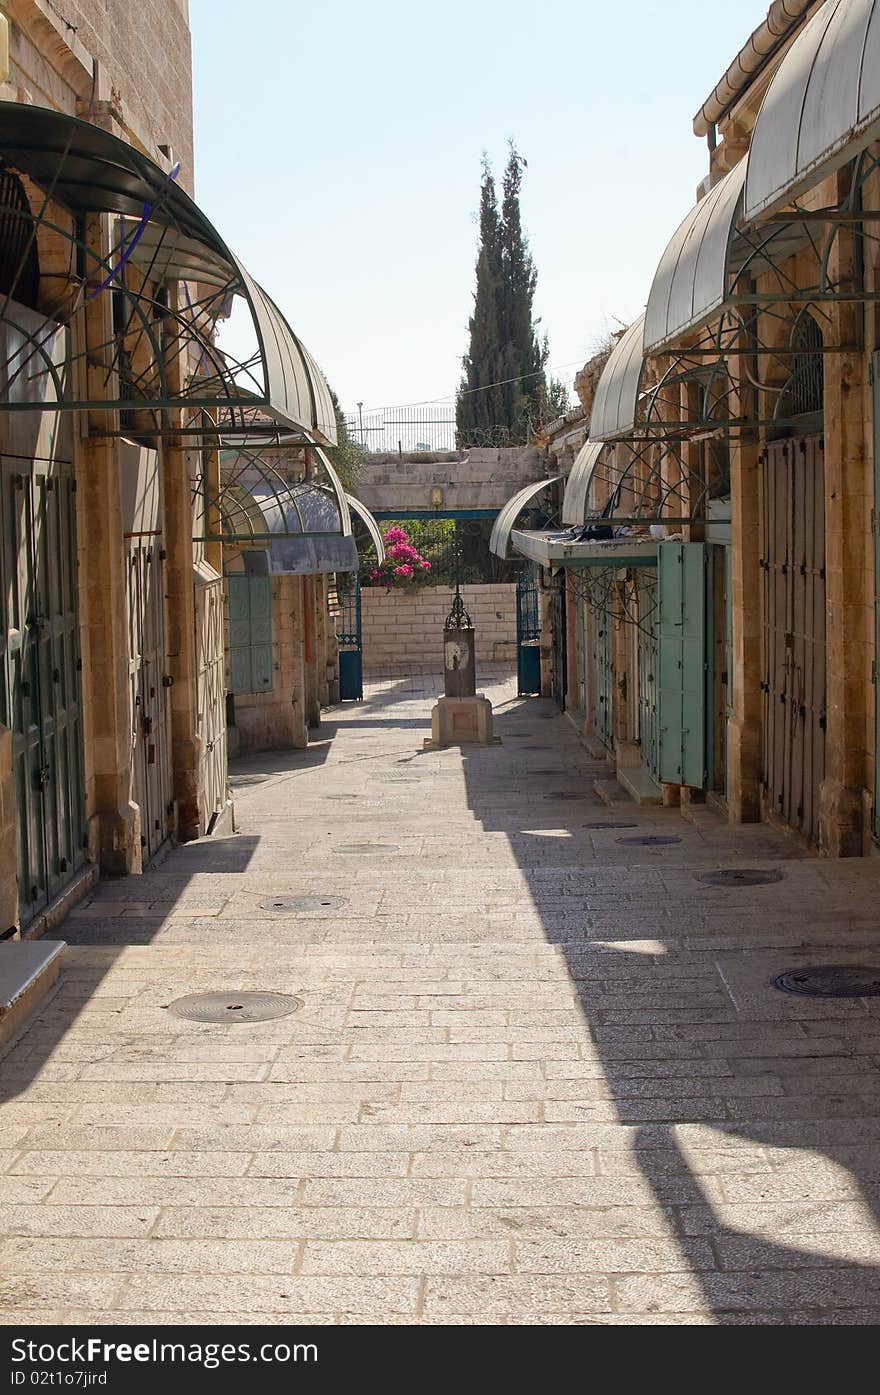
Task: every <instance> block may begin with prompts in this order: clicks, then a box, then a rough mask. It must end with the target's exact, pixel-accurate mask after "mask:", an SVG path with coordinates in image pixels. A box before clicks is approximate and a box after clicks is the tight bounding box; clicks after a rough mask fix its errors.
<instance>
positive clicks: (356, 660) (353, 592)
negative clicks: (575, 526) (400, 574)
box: [336, 572, 364, 702]
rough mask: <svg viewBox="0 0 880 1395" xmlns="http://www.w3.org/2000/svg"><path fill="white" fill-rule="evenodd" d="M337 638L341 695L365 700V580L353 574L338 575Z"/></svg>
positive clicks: (341, 696) (342, 698)
mask: <svg viewBox="0 0 880 1395" xmlns="http://www.w3.org/2000/svg"><path fill="white" fill-rule="evenodd" d="M336 595H337V600H338V605H339V608H338V611H337V613H336V639H337V641H338V644H339V696H340V699H341V700H342V701H343V702H345V701H346V700H349V701H354V702H362V701H363V696H364V641H363V626H362V624H361V583H360V578H359V577H358V576H356V575H354V574H353V573H350V572H348V573H346V574H345V575H341V576H337V578H336Z"/></svg>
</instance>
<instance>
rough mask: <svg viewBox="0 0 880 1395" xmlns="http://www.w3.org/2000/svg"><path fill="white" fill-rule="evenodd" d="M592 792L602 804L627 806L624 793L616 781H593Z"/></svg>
mask: <svg viewBox="0 0 880 1395" xmlns="http://www.w3.org/2000/svg"><path fill="white" fill-rule="evenodd" d="M593 790H594V792H595V793H596V794H597V795H598V796H599V798H600V799H601V801H602V803H603V804H608V805H612V804H628V803H629V800H628V798H627V795H626V792H625V791H624V790H623V789H622V788H621V787H620V785H619V784H618V783H617V781H616V780H609V779H599V780H594V781H593Z"/></svg>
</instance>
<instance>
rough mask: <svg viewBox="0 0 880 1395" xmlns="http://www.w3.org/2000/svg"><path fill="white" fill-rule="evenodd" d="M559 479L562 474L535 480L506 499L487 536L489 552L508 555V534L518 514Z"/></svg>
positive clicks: (502, 556)
mask: <svg viewBox="0 0 880 1395" xmlns="http://www.w3.org/2000/svg"><path fill="white" fill-rule="evenodd" d="M561 479H562V475H552V476H551V477H550V478H549V479H544V480H536V481H535V483H534V484H527V485H526V487H525V489H520V490H518V491H517V493H516V494H514V495H512V496H511V498H509V499H508V501H507V503H506V504H505V505H504V506H503V508H501V509H500V510H499V513H498V517H497V518H496V519H495V522H494V524H493V525H492V533H491V536H490V538H489V551H490V552H492V553H494V555H495V556H496V557H501V558H502V559H504V558H506V557H508V556H509V555H510V554H509V552H508V547H509V544H510V535H511V533H512V532H513V528H514V525H515V523H516V520H517V519H518V518H519V516H520V514H521V513H522V512H523V510H524V509H527V508H528V507H529V504H530V503H531V502H532V500H533V499H537V497H538V495H539V494H540V493H542V492H543V490H545V489H549V488H550V486H551V484H558V482H559V481H560V480H561Z"/></svg>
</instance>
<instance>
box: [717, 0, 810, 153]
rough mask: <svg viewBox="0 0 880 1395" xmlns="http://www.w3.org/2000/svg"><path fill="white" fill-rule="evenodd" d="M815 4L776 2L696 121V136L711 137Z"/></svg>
mask: <svg viewBox="0 0 880 1395" xmlns="http://www.w3.org/2000/svg"><path fill="white" fill-rule="evenodd" d="M813 4H814V0H773V4H772V5H771V6H770V9H769V11H768V12H767V18H766V19H765V20H764V22H763V24H759V25H758V28H757V29H756V30H755V32H754V34H753V35H752V37H751V38H750V39H749V41H748V43H746V44H744V45H743V47H742V48H741V49H740V51H739V53H738V54H737V56H736V58H735V59H734V60H733V62H732V63H731V65H730V67H729V68H728V69H727V72H726V73H725V74H724V77H723V78H722V79H721V81H720V82H719V83H718V84H717V85H716V87H715V90H714V91H713V92H712V93H711V95H710V96H709V97H707V98H706V100H705V102H704V103H703V105H702V106H701V107H700V110H699V111H698V112H697V114H696V116H695V117H694V135H695V136H711V132H712V128H713V127H714V126H715V125H716V124H717V122H718V121H720V119H721V118H722V117H723V116H725V115H726V113H727V112H728V111H729V110H730V108H731V107H732V106H733V104H734V102H735V101H736V100H737V98H738V97H740V96H741V95H742V94H743V92H745V90H746V88H747V87H749V86H750V84H751V83H752V82H753V81H754V79H755V78H756V77H757V75H758V73H759V72H760V71H761V69H762V68H763V67H764V64H765V63H766V62H768V60H769V59H770V58H772V56H773V54H774V53H775V52H776V50H777V49H778V48H779V46H780V44H781V43H782V42H783V41H784V40H785V39H787V38H788V36H789V34H790V33H791V31H792V30H793V29H794V28H795V26H796V25H797V24H799V23H800V21H801V20H802V19H803V17H804V15H805V14H806V13H807V10H809V9H810V8H811V7H812V5H813Z"/></svg>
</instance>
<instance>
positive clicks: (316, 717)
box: [302, 576, 321, 727]
mask: <svg viewBox="0 0 880 1395" xmlns="http://www.w3.org/2000/svg"><path fill="white" fill-rule="evenodd" d="M302 581H303V656H304V660H305V696H306V723H307V725H308V726H309V727H317V726H320V724H321V698H320V694H319V691H318V648H317V634H316V624H315V579H314V577H311V576H304V577H303V579H302Z"/></svg>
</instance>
